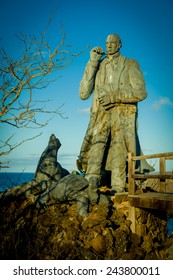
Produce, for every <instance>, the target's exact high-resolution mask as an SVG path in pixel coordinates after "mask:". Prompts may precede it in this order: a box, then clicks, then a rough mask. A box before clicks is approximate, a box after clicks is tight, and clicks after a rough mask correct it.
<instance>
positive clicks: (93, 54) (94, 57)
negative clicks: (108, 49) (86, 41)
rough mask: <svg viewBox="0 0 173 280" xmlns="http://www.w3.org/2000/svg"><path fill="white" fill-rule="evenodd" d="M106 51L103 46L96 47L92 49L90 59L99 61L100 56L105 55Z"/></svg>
mask: <svg viewBox="0 0 173 280" xmlns="http://www.w3.org/2000/svg"><path fill="white" fill-rule="evenodd" d="M104 54H105V53H104V51H103V49H102V48H101V47H94V48H93V49H92V50H91V51H90V59H91V60H94V61H99V60H100V58H101V57H102V56H103V55H104Z"/></svg>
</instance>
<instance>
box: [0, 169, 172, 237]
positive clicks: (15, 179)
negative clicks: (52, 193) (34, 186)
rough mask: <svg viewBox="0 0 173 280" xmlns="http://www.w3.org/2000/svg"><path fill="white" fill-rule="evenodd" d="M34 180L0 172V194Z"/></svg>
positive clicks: (26, 176) (26, 174) (169, 231)
mask: <svg viewBox="0 0 173 280" xmlns="http://www.w3.org/2000/svg"><path fill="white" fill-rule="evenodd" d="M33 178H34V173H25V172H23V173H22V172H21V173H15V172H14V173H13V172H0V192H3V191H5V190H6V189H8V188H11V187H14V186H18V185H20V184H22V183H25V182H28V181H30V180H31V179H33ZM167 228H168V236H170V235H171V234H172V233H173V217H169V218H168V222H167Z"/></svg>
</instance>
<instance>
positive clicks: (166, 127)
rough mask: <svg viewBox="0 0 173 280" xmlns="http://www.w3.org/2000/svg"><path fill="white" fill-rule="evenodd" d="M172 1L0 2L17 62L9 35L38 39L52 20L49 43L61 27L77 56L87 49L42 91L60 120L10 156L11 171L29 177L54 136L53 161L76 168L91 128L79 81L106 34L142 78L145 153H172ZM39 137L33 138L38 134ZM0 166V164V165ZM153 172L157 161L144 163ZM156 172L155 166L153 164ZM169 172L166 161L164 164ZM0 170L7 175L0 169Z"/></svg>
mask: <svg viewBox="0 0 173 280" xmlns="http://www.w3.org/2000/svg"><path fill="white" fill-rule="evenodd" d="M172 10H173V2H172V1H170V0H164V1H162V0H158V1H155V0H145V1H143V0H141V1H139V0H131V1H128V0H121V1H116V0H110V1H103V0H100V1H94V0H92V1H91V0H88V1H75V0H74V1H70V0H69V1H67V0H60V1H57V0H25V1H22V0H18V1H17V0H16V1H13V0H6V1H3V2H2V1H1V9H0V37H2V38H3V41H2V45H3V47H4V48H6V49H7V50H8V52H9V53H10V54H11V55H12V56H13V57H15V56H16V55H17V54H18V51H19V46H18V42H17V40H16V38H15V34H17V33H19V32H23V33H25V34H36V35H37V34H39V33H40V32H42V31H44V29H45V27H46V25H47V22H48V20H49V18H50V16H51V15H52V13H54V18H53V23H52V26H51V28H50V34H49V37H50V44H52V45H53V44H55V43H56V41H57V43H58V42H59V41H58V40H59V38H60V36H59V26H61V25H62V26H63V31H65V32H66V34H67V36H66V42H67V43H70V44H71V45H72V48H71V50H72V51H73V52H78V51H81V50H84V49H85V48H86V46H88V45H89V46H90V48H89V49H88V50H86V51H85V52H84V53H83V54H82V55H81V56H79V57H76V58H75V59H74V61H73V63H72V64H70V65H69V66H68V67H67V68H66V69H64V70H63V71H61V72H60V73H57V75H61V78H60V79H58V80H57V81H56V82H54V83H52V84H50V86H49V87H48V88H46V89H43V90H42V91H41V92H40V94H41V95H42V96H43V98H44V99H47V98H49V99H52V100H53V103H52V105H51V106H52V108H53V107H54V108H55V107H58V106H61V105H62V104H64V105H63V107H62V108H61V111H62V112H63V113H64V117H67V118H66V119H62V118H61V117H60V116H55V117H54V118H53V119H52V120H51V122H50V123H49V125H48V126H47V127H45V128H44V129H42V130H41V131H42V132H43V134H42V136H41V137H39V138H37V139H35V140H33V141H30V142H27V143H25V144H23V145H22V146H20V147H19V148H17V149H16V150H14V151H13V152H11V153H10V155H9V156H8V157H6V159H10V160H11V162H10V166H11V168H10V169H8V170H7V169H6V171H11V172H20V171H23V170H24V171H25V172H34V171H35V169H36V165H37V162H38V159H39V157H40V155H41V153H42V151H43V150H44V148H45V147H46V146H47V142H48V140H49V136H50V135H51V134H52V133H54V134H55V135H56V136H57V137H58V138H59V139H60V141H61V143H62V146H61V148H60V150H59V153H58V161H59V162H60V163H61V165H62V166H63V167H64V168H67V169H68V170H69V171H71V170H73V169H76V164H75V162H76V159H77V156H78V154H79V151H80V146H81V143H82V140H83V137H84V135H85V131H86V128H87V125H88V121H89V113H88V109H89V108H90V106H91V102H92V98H90V99H88V100H86V101H82V100H80V98H79V94H78V92H79V82H80V79H81V78H82V75H83V71H84V67H85V65H86V63H87V61H88V59H89V51H90V49H91V48H92V47H94V46H101V47H103V48H104V49H105V40H106V37H107V35H108V34H110V33H117V34H119V35H120V37H121V39H122V44H123V47H122V49H121V53H122V54H123V55H125V56H126V57H131V58H134V59H136V60H137V61H138V62H139V64H140V66H141V69H142V71H143V74H144V77H145V81H146V88H147V93H148V97H147V99H146V100H144V101H142V102H140V103H139V137H140V142H141V146H142V150H143V152H144V154H151V153H162V152H172V151H173V141H172V139H173V121H172V120H173V88H172V80H173V78H172V73H173V52H172V50H173V30H172V26H173V17H172ZM0 131H1V137H2V138H3V137H6V136H8V135H10V134H11V133H14V132H16V136H15V137H16V138H15V140H16V141H18V140H19V139H26V138H27V137H31V136H32V135H35V133H36V132H35V131H33V130H15V131H14V130H13V128H11V127H9V126H7V127H2V126H1V127H0ZM37 132H39V131H37ZM4 159H5V158H4ZM150 163H151V164H152V165H155V164H156V163H155V161H152V162H150ZM156 167H157V164H156ZM168 168H169V169H171V170H172V169H173V164H172V162H171V163H169V165H168ZM1 171H5V170H4V169H3V170H1Z"/></svg>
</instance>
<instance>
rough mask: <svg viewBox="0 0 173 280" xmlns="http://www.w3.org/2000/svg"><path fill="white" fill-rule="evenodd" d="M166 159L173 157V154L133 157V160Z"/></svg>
mask: <svg viewBox="0 0 173 280" xmlns="http://www.w3.org/2000/svg"><path fill="white" fill-rule="evenodd" d="M161 157H165V158H166V159H168V158H170V159H172V158H171V157H173V152H169V153H161V154H151V155H145V156H144V155H142V156H133V160H141V159H150V158H161Z"/></svg>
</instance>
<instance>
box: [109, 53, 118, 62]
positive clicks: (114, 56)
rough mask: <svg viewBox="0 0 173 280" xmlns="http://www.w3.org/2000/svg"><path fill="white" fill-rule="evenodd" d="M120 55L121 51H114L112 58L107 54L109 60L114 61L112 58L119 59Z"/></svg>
mask: <svg viewBox="0 0 173 280" xmlns="http://www.w3.org/2000/svg"><path fill="white" fill-rule="evenodd" d="M119 56H120V53H119V52H116V53H114V54H113V55H112V56H111V57H110V58H109V57H108V56H107V60H108V61H112V60H114V61H115V60H118V59H119Z"/></svg>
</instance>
